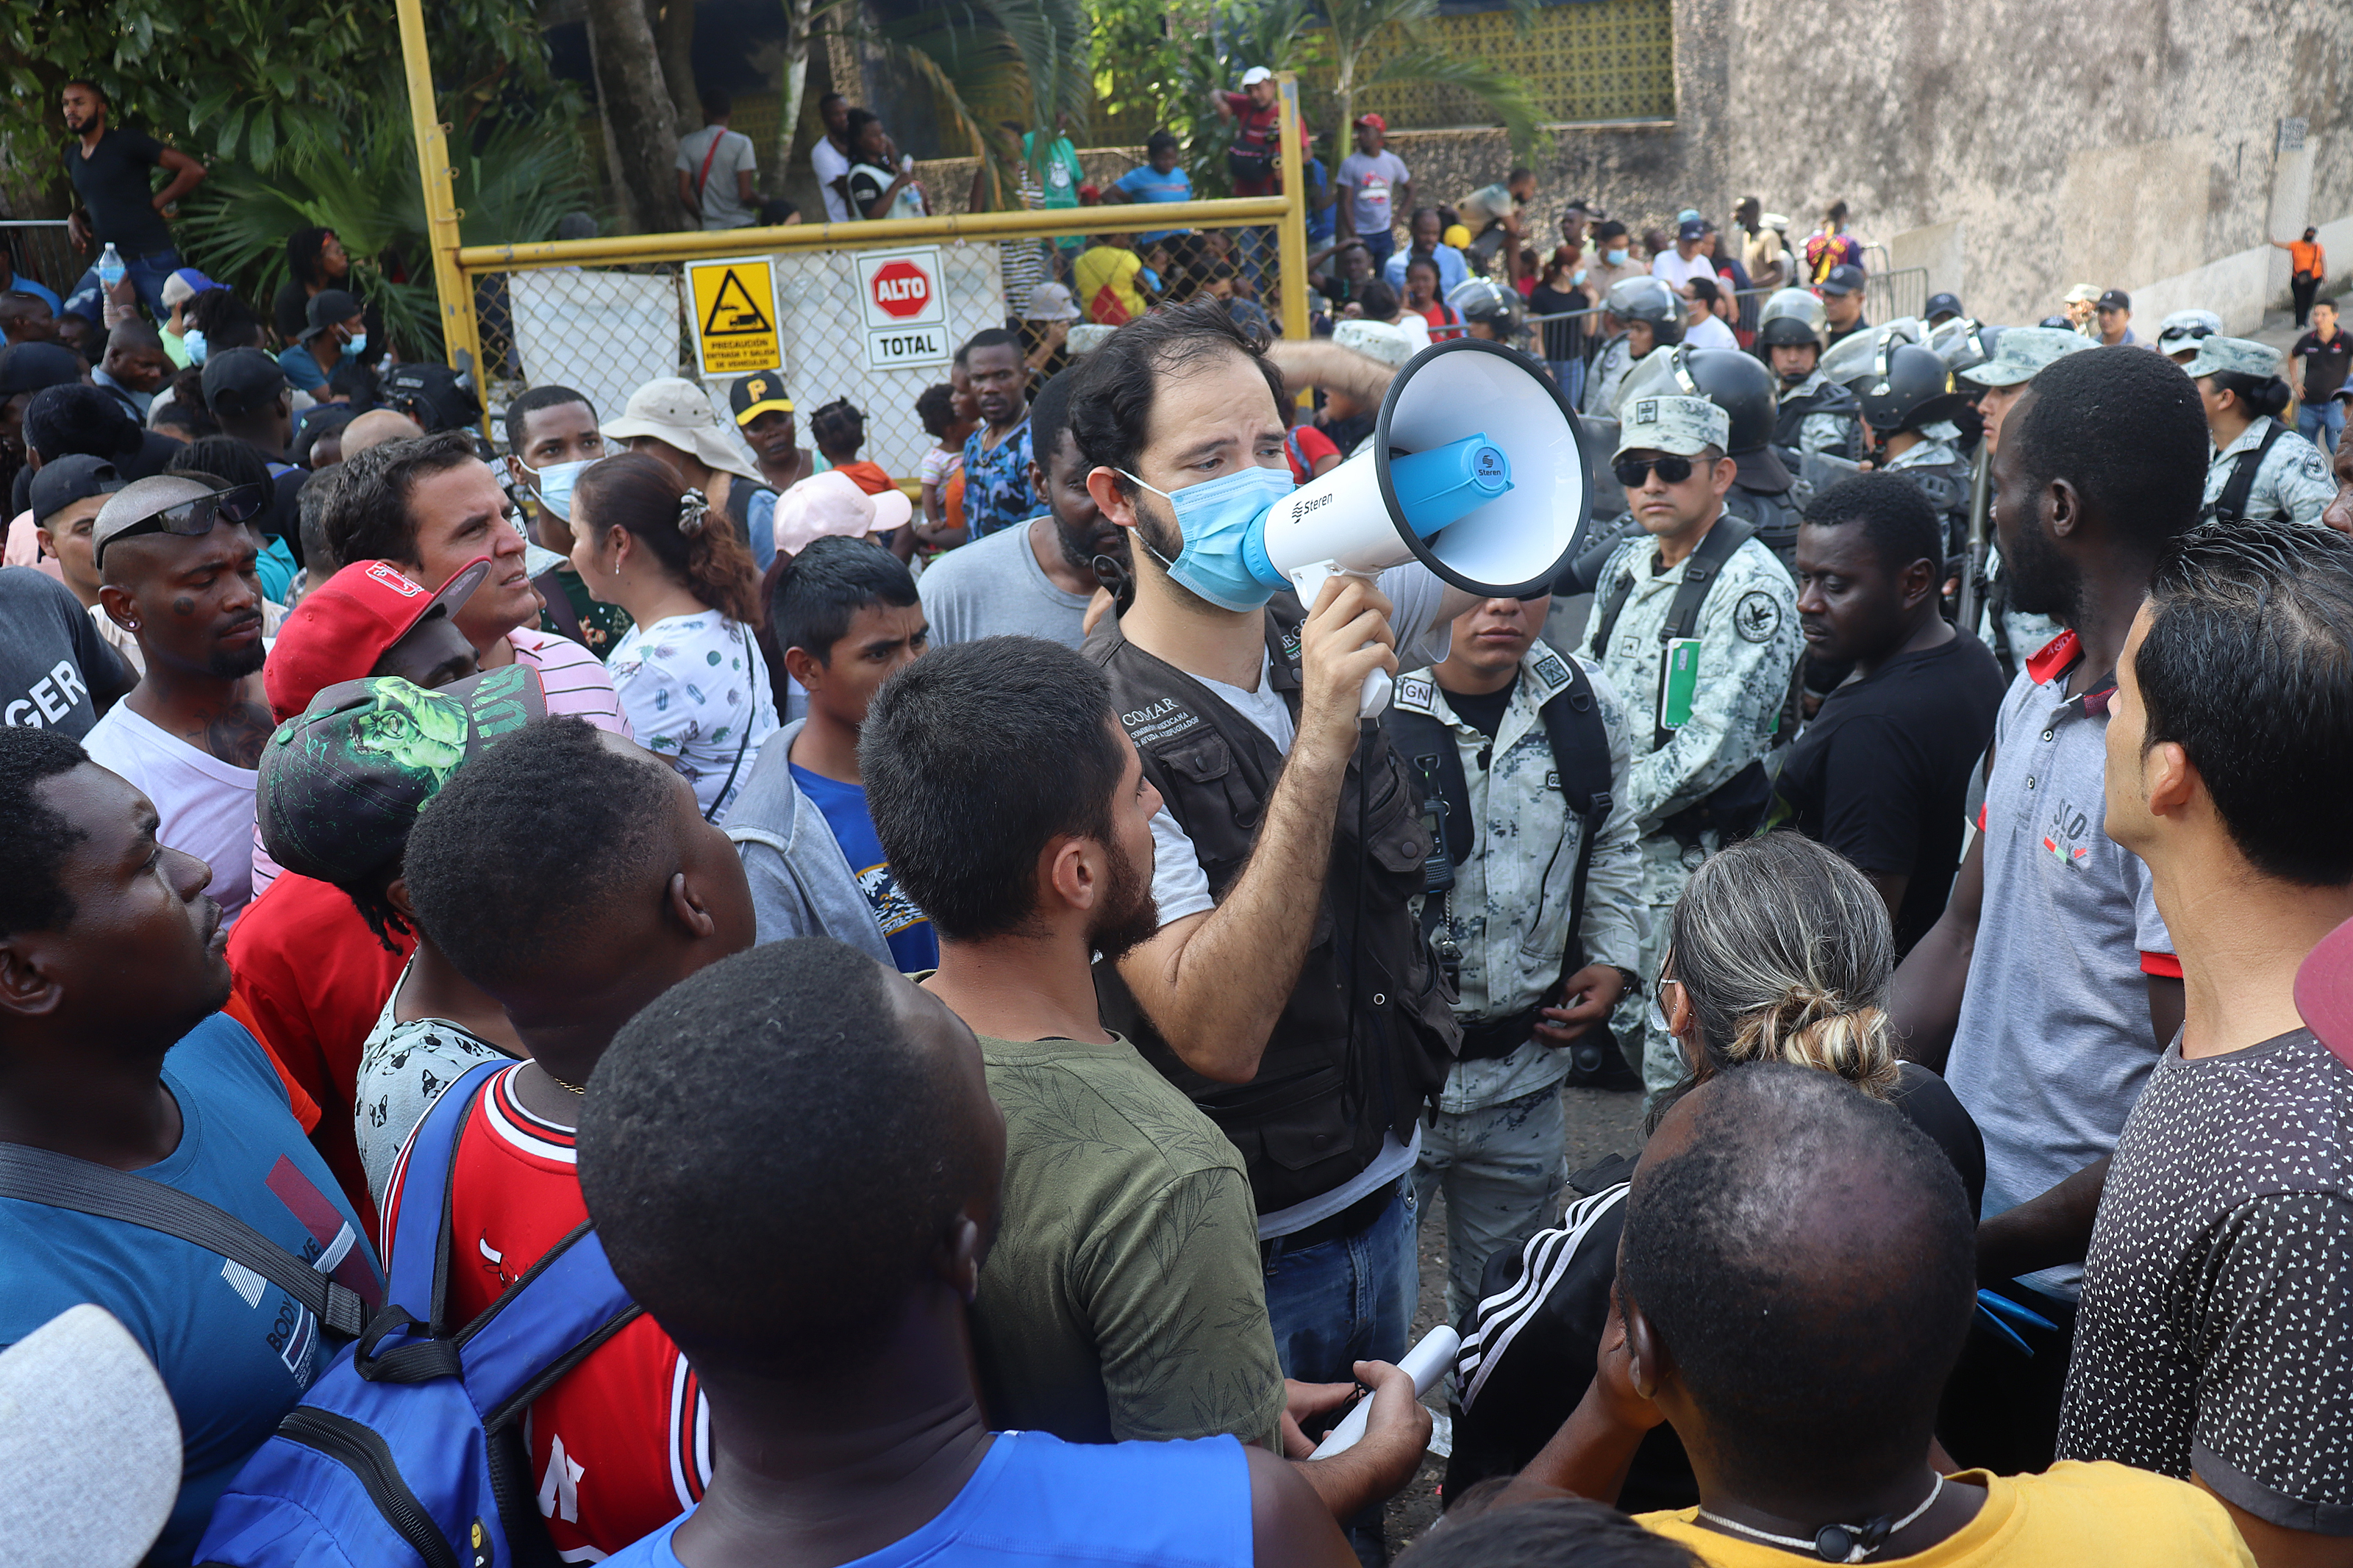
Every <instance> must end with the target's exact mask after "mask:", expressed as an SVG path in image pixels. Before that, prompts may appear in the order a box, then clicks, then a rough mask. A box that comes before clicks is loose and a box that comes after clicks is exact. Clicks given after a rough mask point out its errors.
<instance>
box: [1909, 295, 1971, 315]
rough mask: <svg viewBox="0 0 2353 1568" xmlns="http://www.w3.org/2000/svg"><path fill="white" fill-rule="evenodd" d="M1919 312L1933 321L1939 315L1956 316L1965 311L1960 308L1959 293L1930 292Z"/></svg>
mask: <svg viewBox="0 0 2353 1568" xmlns="http://www.w3.org/2000/svg"><path fill="white" fill-rule="evenodd" d="M1920 314H1921V315H1922V316H1923V317H1924V318H1925V319H1926V320H1928V321H1935V320H1936V318H1937V317H1939V316H1958V315H1963V314H1966V312H1965V311H1963V310H1962V309H1961V297H1960V296H1959V295H1957V294H1931V295H1929V296H1928V302H1927V303H1926V304H1925V305H1923V306H1921V307H1920Z"/></svg>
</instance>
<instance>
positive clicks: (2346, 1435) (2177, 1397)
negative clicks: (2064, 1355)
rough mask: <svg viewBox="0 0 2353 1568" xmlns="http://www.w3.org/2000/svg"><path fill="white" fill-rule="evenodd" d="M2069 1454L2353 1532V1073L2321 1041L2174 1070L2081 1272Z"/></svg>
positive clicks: (2112, 1173) (2156, 1078)
mask: <svg viewBox="0 0 2353 1568" xmlns="http://www.w3.org/2000/svg"><path fill="white" fill-rule="evenodd" d="M2059 1453H2060V1456H2061V1457H2062V1458H2078V1459H2119V1460H2122V1461H2123V1462H2124V1463H2126V1464H2128V1465H2132V1466H2135V1467H2137V1468H2141V1469H2145V1470H2158V1471H2160V1472H2162V1473H2164V1474H2166V1475H2171V1476H2180V1477H2183V1478H2185V1479H2186V1478H2187V1477H2189V1475H2190V1474H2191V1473H2193V1472H2195V1474H2196V1475H2197V1477H2198V1478H2199V1479H2200V1480H2202V1481H2204V1482H2205V1483H2206V1484H2207V1485H2208V1486H2209V1487H2211V1488H2212V1489H2214V1491H2216V1492H2217V1493H2219V1494H2220V1495H2221V1496H2222V1497H2224V1498H2226V1499H2228V1500H2230V1501H2232V1502H2234V1503H2236V1504H2238V1506H2240V1507H2241V1508H2243V1509H2245V1510H2247V1511H2248V1512H2250V1513H2252V1514H2253V1515H2255V1517H2257V1518H2258V1519H2263V1520H2267V1521H2270V1522H2272V1523H2274V1524H2277V1525H2281V1526H2283V1527H2284V1528H2286V1529H2290V1530H2303V1531H2320V1532H2322V1533H2324V1534H2330V1535H2342V1534H2345V1533H2347V1532H2348V1531H2353V1069H2348V1068H2347V1067H2346V1066H2345V1064H2343V1063H2342V1062H2339V1061H2338V1060H2337V1058H2335V1057H2333V1056H2331V1055H2330V1054H2329V1052H2328V1050H2327V1047H2324V1046H2323V1045H2321V1043H2320V1042H2319V1041H2318V1040H2316V1039H2315V1038H2314V1037H2312V1035H2311V1033H2310V1032H2309V1031H2307V1030H2304V1029H2298V1030H2295V1032H2293V1033H2291V1034H2285V1035H2282V1036H2279V1037H2276V1038H2274V1039H2270V1040H2266V1041H2264V1042H2263V1043H2262V1044H2261V1045H2256V1046H2250V1047H2247V1048H2246V1049H2244V1050H2238V1051H2231V1052H2227V1053H2225V1054H2223V1055H2221V1056H2215V1057H2201V1058H2195V1059H2190V1058H2184V1057H2183V1056H2182V1054H2181V1043H2180V1041H2179V1038H2178V1037H2177V1038H2176V1040H2175V1041H2174V1044H2173V1046H2172V1047H2171V1048H2170V1049H2168V1051H2167V1052H2166V1053H2165V1055H2164V1056H2163V1057H2161V1058H2158V1064H2157V1068H2156V1070H2154V1071H2153V1072H2151V1073H2150V1074H2149V1079H2148V1088H2147V1089H2145V1090H2144V1091H2143V1092H2142V1094H2141V1097H2140V1100H2139V1102H2138V1103H2137V1104H2136V1105H2135V1106H2134V1107H2133V1110H2132V1115H2131V1117H2130V1118H2129V1119H2128V1120H2126V1122H2125V1130H2124V1135H2123V1136H2122V1137H2121V1138H2119V1139H2117V1141H2116V1163H2115V1164H2114V1165H2112V1166H2111V1167H2110V1168H2109V1171H2108V1180H2107V1186H2106V1188H2105V1192H2104V1193H2103V1194H2102V1196H2101V1199H2100V1215H2099V1221H2098V1223H2097V1225H2096V1226H2094V1230H2093V1232H2092V1251H2091V1256H2090V1257H2089V1258H2087V1259H2086V1260H2085V1261H2084V1305H2083V1312H2082V1315H2081V1316H2080V1317H2078V1319H2077V1320H2076V1331H2075V1356H2074V1361H2073V1364H2072V1365H2071V1366H2070V1368H2069V1370H2068V1377H2067V1397H2066V1403H2065V1405H2063V1408H2062V1411H2061V1415H2060V1427H2059Z"/></svg>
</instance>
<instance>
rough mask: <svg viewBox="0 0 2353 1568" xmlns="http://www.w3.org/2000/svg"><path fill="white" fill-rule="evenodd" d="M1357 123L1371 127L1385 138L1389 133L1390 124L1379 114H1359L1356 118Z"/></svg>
mask: <svg viewBox="0 0 2353 1568" xmlns="http://www.w3.org/2000/svg"><path fill="white" fill-rule="evenodd" d="M1356 123H1357V124H1359V125H1369V126H1371V127H1372V128H1373V129H1374V130H1376V131H1377V132H1380V133H1381V134H1382V135H1384V136H1386V135H1388V133H1389V122H1388V121H1386V120H1383V119H1382V118H1381V117H1380V116H1379V115H1377V114H1371V113H1366V114H1359V115H1358V116H1356Z"/></svg>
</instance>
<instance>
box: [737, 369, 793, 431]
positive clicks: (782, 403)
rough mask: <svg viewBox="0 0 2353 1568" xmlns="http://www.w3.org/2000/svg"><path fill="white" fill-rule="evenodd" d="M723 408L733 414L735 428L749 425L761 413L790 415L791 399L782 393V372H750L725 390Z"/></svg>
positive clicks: (783, 388) (783, 374)
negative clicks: (728, 408)
mask: <svg viewBox="0 0 2353 1568" xmlns="http://www.w3.org/2000/svg"><path fill="white" fill-rule="evenodd" d="M727 406H728V407H730V408H732V409H733V410H734V411H735V423H736V424H738V425H749V424H750V423H752V421H753V420H754V419H757V418H758V417H759V416H761V415H763V414H790V413H791V412H792V411H793V400H792V397H791V395H789V394H788V393H786V391H785V373H784V372H783V371H780V370H755V371H754V372H753V373H752V374H749V375H747V376H745V377H744V379H743V380H741V381H739V382H737V383H736V384H734V385H733V386H732V387H730V388H728V389H727Z"/></svg>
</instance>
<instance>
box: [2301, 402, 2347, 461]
mask: <svg viewBox="0 0 2353 1568" xmlns="http://www.w3.org/2000/svg"><path fill="white" fill-rule="evenodd" d="M2295 433H2296V434H2297V435H2299V436H2301V437H2304V438H2305V439H2306V440H2307V441H2310V442H2311V443H2312V444H2313V445H2314V446H2316V447H2319V448H2320V450H2321V452H2322V453H2323V454H2324V455H2326V456H2328V457H2332V458H2333V457H2335V456H2336V455H2337V442H2338V441H2339V440H2341V439H2343V437H2344V435H2345V405H2344V404H2343V403H2342V402H2340V401H2338V400H2337V399H2336V398H2334V397H2332V398H2330V399H2329V400H2328V401H2327V402H2326V403H2307V404H2306V405H2304V406H2303V407H2302V408H2299V409H2297V410H2296V412H2295Z"/></svg>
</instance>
